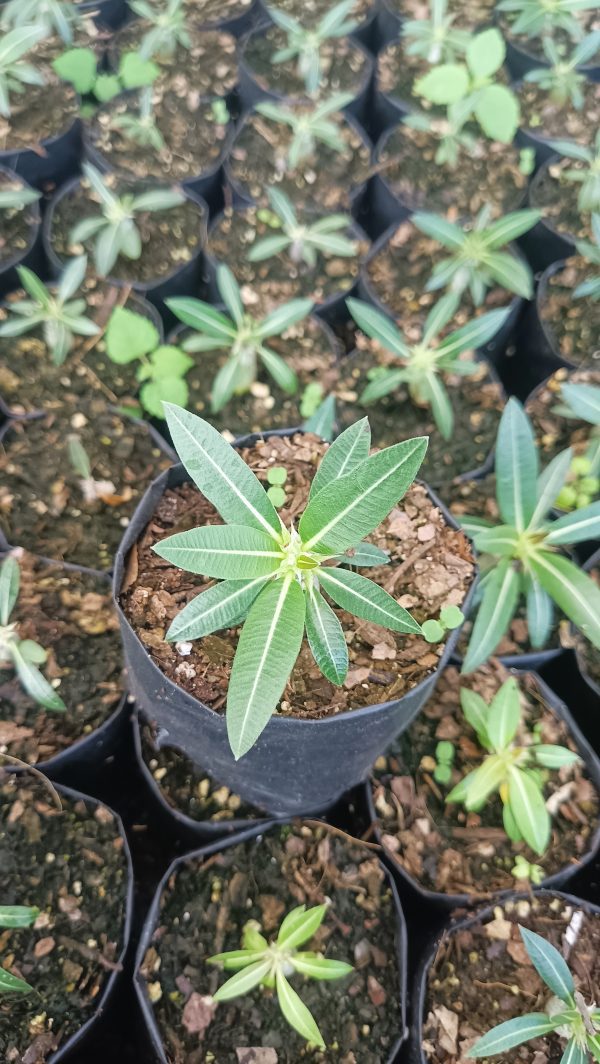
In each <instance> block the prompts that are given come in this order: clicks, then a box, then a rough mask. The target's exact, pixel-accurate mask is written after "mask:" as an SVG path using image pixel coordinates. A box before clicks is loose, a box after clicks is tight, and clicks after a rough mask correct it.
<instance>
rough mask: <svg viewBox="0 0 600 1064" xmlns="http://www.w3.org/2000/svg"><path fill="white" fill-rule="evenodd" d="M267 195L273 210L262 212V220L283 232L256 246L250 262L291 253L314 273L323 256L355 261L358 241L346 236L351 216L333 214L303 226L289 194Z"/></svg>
mask: <svg viewBox="0 0 600 1064" xmlns="http://www.w3.org/2000/svg"><path fill="white" fill-rule="evenodd" d="M267 195H268V198H269V204H270V207H271V210H266V209H261V210H259V212H258V217H259V220H260V221H264V222H266V223H267V225H268V226H269V227H270V228H272V229H274V230H279V231H278V232H277V231H276V232H275V233H273V235H272V236H266V237H263V239H262V240H257V241H256V243H255V244H253V245H252V247H251V248H250V251H249V252H248V255H247V258H248V261H249V262H264V260H265V259H270V258H272V257H273V256H274V255H280V254H281V253H282V252H283V251H287V252H288V254H289V257H290V260H291V261H292V262H293V263H294V264H299V263H301V262H303V263H304V264H305V265H306V266H307V267H308V268H309V269H314V268H315V266H316V265H317V261H318V258H319V255H323V256H324V257H325V258H330V257H332V256H338V257H340V258H351V257H352V256H353V255H356V252H357V243H356V241H355V240H349V239H348V237H347V236H344V235H343V232H342V231H345V230H347V229H348V227H349V226H350V225H352V218H351V217H350V215H348V214H330V215H328V216H327V217H326V218H320V219H319V220H318V221H316V222H304V223H302V222H300V221H299V219H298V215H297V214H296V211H295V209H294V206H293V204H292V202H291V200H290V199H289V198H288V196H286V194H285V192H282V191H281V189H278V188H269V189H267Z"/></svg>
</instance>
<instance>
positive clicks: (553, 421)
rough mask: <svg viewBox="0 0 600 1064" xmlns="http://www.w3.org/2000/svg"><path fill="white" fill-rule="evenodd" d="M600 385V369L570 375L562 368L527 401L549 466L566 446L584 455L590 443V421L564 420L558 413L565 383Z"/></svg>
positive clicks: (545, 460) (540, 446)
mask: <svg viewBox="0 0 600 1064" xmlns="http://www.w3.org/2000/svg"><path fill="white" fill-rule="evenodd" d="M567 381H568V382H569V383H570V384H592V385H595V386H596V387H598V385H600V369H597V370H582V369H580V370H576V371H574V372H573V373H568V372H567V370H565V369H559V370H558V371H557V372H556V373H555V374H554V376H553V377H550V379H549V380H548V381H546V382H545V383H544V384H542V385H541V386H540V387H539V388H537V389H536V390H535V392H533V394H532V395H531V397H530V398H529V399H528V401H527V405H526V409H527V413H528V414H529V416H530V418H531V420H532V422H533V428H534V431H535V434H536V439H537V441H538V446H539V448H540V455H541V461H542V463H543V464H544V465H545V464H547V463H548V462H549V461H550V460H551V459H552V458H554V456H555V455H557V454H559V453H560V451H564V450H565V448H566V447H572V448H573V450H574V452H575V454H582V453H583V452H584V451H585V450H586V448H587V446H588V444H589V442H590V437H591V435H592V433H593V432H594V429H593V426H592V425H590V424H589V422H587V421H578V420H577V419H576V418H564V417H561V416H560V414H555V413H554V412H553V408H554V407H555V406H558V405H559V403H560V402H561V398H560V387H561V384H563V383H566V382H567Z"/></svg>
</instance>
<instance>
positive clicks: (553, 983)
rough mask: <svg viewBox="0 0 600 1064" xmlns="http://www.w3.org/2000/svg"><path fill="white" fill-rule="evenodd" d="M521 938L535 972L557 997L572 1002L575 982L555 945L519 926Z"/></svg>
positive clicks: (571, 1003)
mask: <svg viewBox="0 0 600 1064" xmlns="http://www.w3.org/2000/svg"><path fill="white" fill-rule="evenodd" d="M519 931H520V932H521V938H522V939H523V943H524V945H525V949H526V950H527V953H528V955H529V959H530V961H531V963H532V964H533V967H534V968H535V970H536V972H537V973H538V975H539V976H540V978H541V979H543V980H544V982H545V984H546V986H547V987H549V988H550V990H551V991H552V993H553V994H556V997H557V998H560V1000H561V1001H564V1002H565V1003H566V1004H568V1005H573V1004H574V994H575V983H574V982H573V976H572V975H571V972H570V971H569V967H568V965H567V963H566V961H565V960H564V958H563V956H562V955H561V954H560V953H559V951H558V950H557V949H556V947H555V946H553V945H552V944H551V943H550V942H548V941H547V940H546V939H545V938H542V936H541V935H538V934H536V933H535V931H530V930H529V928H527V927H521V926H520V925H519Z"/></svg>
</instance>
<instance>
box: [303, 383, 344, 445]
mask: <svg viewBox="0 0 600 1064" xmlns="http://www.w3.org/2000/svg"><path fill="white" fill-rule="evenodd" d="M335 414H336V410H335V395H333V394H331V395H327V396H325V398H324V400H323V402H322V403H321V404H320V406H318V407H317V409H316V410H315V412H314V414H311V416H310V417H308V418H307V419H306V421H304V422H303V424H302V428H303V429H304V431H305V432H314V434H315V436H320V437H321V439H322V440H332V439H333V434H334V431H335Z"/></svg>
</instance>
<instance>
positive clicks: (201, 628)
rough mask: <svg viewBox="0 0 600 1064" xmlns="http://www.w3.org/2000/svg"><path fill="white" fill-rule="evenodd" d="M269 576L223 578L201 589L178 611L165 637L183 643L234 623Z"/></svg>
mask: <svg viewBox="0 0 600 1064" xmlns="http://www.w3.org/2000/svg"><path fill="white" fill-rule="evenodd" d="M268 579H269V577H268V576H263V577H257V578H256V580H251V581H250V582H248V581H246V580H244V581H239V580H224V581H223V583H222V584H215V585H214V587H210V588H209V589H208V591H202V592H201V593H200V594H199V595H196V597H195V598H193V599H192V600H191V602H188V604H187V606H184V608H183V609H182V610H181V612H180V613H178V614H177V616H176V617H175V618H174V620H173V621H172V622H171V627H170V628H169V630H168V632H167V635H166V638H167V639H168V641H169V642H170V643H174V642H178V643H181V642H184V641H185V640H187V639H200V638H201V637H202V636H205V635H210V633H211V632H218V631H220V630H222V629H223V628H231V627H233V625H235V624H238V623H239V621H240V618H242V617H244V616H245V614H246V613H247V611H248V610H249V609H250V606H251V605H252V603H253V602H254V600H255V599H256V597H257V596H258V594H259V592H260V591H261V590H262V589H263V587H264V586H265V584H266V582H267V580H268Z"/></svg>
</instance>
